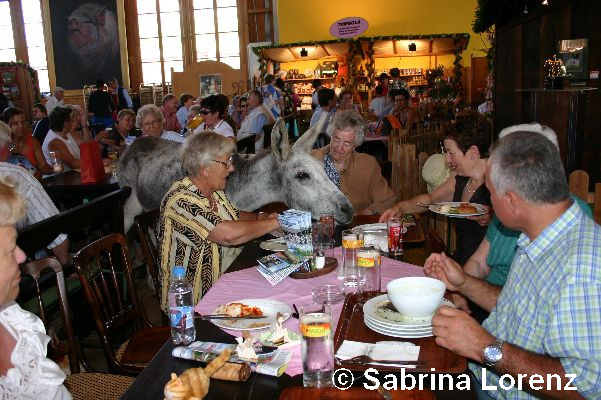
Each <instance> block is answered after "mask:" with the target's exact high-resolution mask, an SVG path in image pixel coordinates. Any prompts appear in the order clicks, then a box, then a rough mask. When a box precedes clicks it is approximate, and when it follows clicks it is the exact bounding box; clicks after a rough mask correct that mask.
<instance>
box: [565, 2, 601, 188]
mask: <svg viewBox="0 0 601 400" xmlns="http://www.w3.org/2000/svg"><path fill="white" fill-rule="evenodd" d="M599 15H601V2H600V1H577V2H574V4H573V5H572V12H571V27H572V31H571V36H570V37H571V38H583V37H586V38H588V39H589V46H590V49H591V50H590V51H589V56H588V57H589V58H588V64H589V71H601V50H600V49H601V30H600V29H599V28H598V25H599V22H598V18H599ZM587 85H588V86H591V87H596V88H597V90H595V91H593V92H589V93H588V94H587V95H586V101H587V104H586V110H587V111H586V116H585V118H584V121H583V123H584V129H583V130H584V137H583V143H584V144H585V145H584V146H583V149H582V169H584V170H586V171H588V173H589V176H590V178H591V184H590V190H591V191H593V190H594V183H595V182H601V162H599V160H601V118H599V116H598V115H599V109H601V80H600V79H594V80H590V81H588V83H587Z"/></svg>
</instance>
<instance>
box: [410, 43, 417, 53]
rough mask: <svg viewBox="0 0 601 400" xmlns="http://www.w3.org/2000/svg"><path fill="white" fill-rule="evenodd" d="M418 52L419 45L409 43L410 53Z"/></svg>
mask: <svg viewBox="0 0 601 400" xmlns="http://www.w3.org/2000/svg"><path fill="white" fill-rule="evenodd" d="M416 50H417V45H416V44H415V42H411V43H409V51H416Z"/></svg>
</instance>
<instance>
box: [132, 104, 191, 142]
mask: <svg viewBox="0 0 601 400" xmlns="http://www.w3.org/2000/svg"><path fill="white" fill-rule="evenodd" d="M136 126H137V127H138V128H140V130H142V135H143V136H154V137H160V138H161V139H166V140H172V141H174V142H179V143H182V142H183V141H184V137H183V136H182V135H180V134H179V133H177V132H173V131H166V130H163V113H161V110H160V109H159V108H158V107H157V106H155V105H154V104H146V105H144V106H142V107H140V109H139V110H138V114H137V115H136Z"/></svg>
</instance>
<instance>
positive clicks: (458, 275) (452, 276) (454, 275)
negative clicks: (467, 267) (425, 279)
mask: <svg viewBox="0 0 601 400" xmlns="http://www.w3.org/2000/svg"><path fill="white" fill-rule="evenodd" d="M424 273H425V274H426V276H429V277H432V278H436V279H440V280H441V281H443V282H444V283H445V285H446V286H447V289H448V290H450V291H453V292H456V291H458V290H459V289H460V287H461V286H462V285H463V284H464V283H465V281H466V279H467V277H468V276H467V274H466V273H465V272H464V271H463V268H461V266H460V265H459V264H457V263H456V262H455V261H453V260H451V259H450V258H449V257H447V256H446V254H445V253H440V254H437V253H432V254H430V256H429V257H428V258H427V259H426V262H425V263H424Z"/></svg>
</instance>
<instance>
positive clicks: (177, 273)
mask: <svg viewBox="0 0 601 400" xmlns="http://www.w3.org/2000/svg"><path fill="white" fill-rule="evenodd" d="M184 276H186V270H185V269H184V267H182V266H181V265H176V266H175V267H173V277H174V278H183V277H184Z"/></svg>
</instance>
